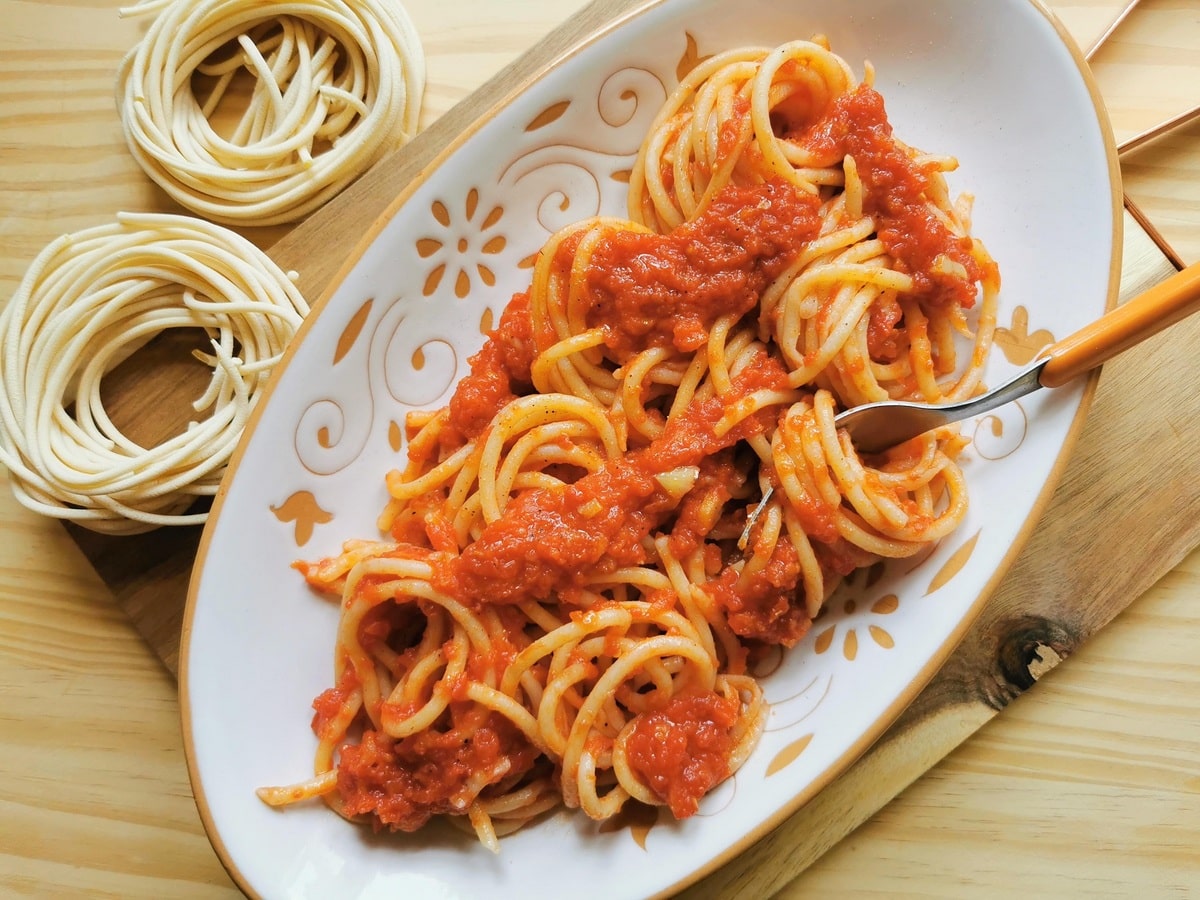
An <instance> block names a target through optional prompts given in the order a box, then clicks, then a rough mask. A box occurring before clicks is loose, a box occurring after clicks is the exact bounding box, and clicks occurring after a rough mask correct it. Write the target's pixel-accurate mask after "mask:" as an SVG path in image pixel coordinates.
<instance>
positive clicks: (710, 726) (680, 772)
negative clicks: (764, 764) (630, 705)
mask: <svg viewBox="0 0 1200 900" xmlns="http://www.w3.org/2000/svg"><path fill="white" fill-rule="evenodd" d="M738 707H739V704H738V701H737V700H736V699H734V698H728V697H722V696H720V695H718V694H714V693H711V692H710V693H696V694H681V695H677V696H675V697H672V698H671V699H670V700H668V701H667V703H666V704H665V705H664V706H663V708H662V709H659V710H656V711H654V712H651V713H645V714H643V715H642V716H639V717H638V719H637V720H636V722H635V724H634V726H633V731H632V734H631V735H630V736H629V738H628V740H627V742H626V745H625V749H626V753H627V756H628V759H629V765H630V768H632V769H633V770H634V771H635V772H637V773H638V774H639V775H641V776H642V778H643V779H645V781H646V784H647V785H649V787H650V789H651V790H652V791H653V792H654V793H655V794H656V795H657V796H658V798H659V799H660V800H662V801H663V802H664V803H666V804H667V806H669V807H670V809H671V812H672V813H674V815H675V817H676V818H677V819H682V818H686V817H687V816H691V815H694V814H695V812H696V810H697V809H698V808H699V805H700V799H701V798H702V797H703V796H704V795H705V794H707V793H708V792H709V791H710V790H712V789H713V788H714V787H716V786H717V785H718V784H720V783H721V782H722V781H724V780H725V778H727V777H728V776H729V756H730V753H731V752H732V751H733V748H734V743H735V742H734V738H733V728H734V726H735V725H736V724H737V720H738V711H739V710H738Z"/></svg>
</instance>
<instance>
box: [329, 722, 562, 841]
mask: <svg viewBox="0 0 1200 900" xmlns="http://www.w3.org/2000/svg"><path fill="white" fill-rule="evenodd" d="M464 734H470V737H469V738H467V739H464V737H463V735H464ZM537 757H538V752H537V751H536V750H535V749H534V748H533V747H531V746H530V745H529V744H528V742H526V740H525V738H524V736H523V735H521V734H520V733H519V732H518V731H517V730H516V728H514V727H513V725H512V724H511V723H509V721H508V720H507V719H505V718H503V717H502V716H499V715H496V714H495V713H489V714H488V716H487V719H486V720H485V721H484V722H483V723H472V725H471V727H470V728H467V729H462V728H460V727H451V728H449V729H447V730H445V731H440V730H429V731H422V732H418V733H417V734H414V735H412V736H410V737H406V738H403V739H401V740H395V739H393V738H390V737H388V736H387V735H384V734H380V733H379V732H377V731H372V730H368V731H365V732H364V733H363V736H362V740H361V741H360V742H359V743H358V744H347V745H345V746H343V747H342V748H341V757H340V759H339V762H338V775H337V781H338V792H339V793H340V794H341V797H342V804H343V809H344V810H345V812H346V814H347V815H352V816H354V815H368V814H369V815H371V816H373V817H374V821H375V824H376V827H380V826H383V827H387V828H389V829H391V830H393V831H416V830H417V829H418V828H420V827H421V826H422V825H424V824H425V823H426V822H428V821H429V819H430V818H431V817H432V816H436V815H441V814H454V813H458V814H460V815H461V814H462V813H464V812H465V811H466V807H467V805H468V803H469V802H470V800H471V799H472V798H473V796H474V791H473V790H471V785H472V783H473V782H475V781H477V780H478V779H479V777H480V773H490V772H497V773H498V775H497V778H496V780H499V778H500V777H504V778H509V777H516V776H519V775H521V774H523V773H524V772H527V771H529V770H530V769H531V768H532V767H533V765H534V763H535V762H536V760H537Z"/></svg>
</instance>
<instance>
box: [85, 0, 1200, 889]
mask: <svg viewBox="0 0 1200 900" xmlns="http://www.w3.org/2000/svg"><path fill="white" fill-rule="evenodd" d="M639 5H641V4H640V2H631V0H598V2H595V3H593V4H592V5H591V6H589V7H587V8H586V9H585V10H583V11H582V12H581V13H580V14H579V15H577V16H575V17H574V18H573V19H572V20H571V21H570V22H569V23H567V24H566V25H564V26H563V27H561V28H560V29H558V30H557V31H555V32H554V33H553V34H551V35H550V36H548V37H547V38H546V39H545V40H544V41H543V42H542V43H540V44H539V45H538V46H537V47H535V48H534V49H533V50H532V51H530V53H528V54H527V55H526V56H524V57H522V58H521V59H519V60H518V61H517V62H516V63H514V64H513V65H512V66H510V67H508V68H507V69H505V70H504V71H503V72H501V73H500V74H499V75H497V76H496V77H495V78H494V79H493V80H491V81H490V82H488V84H486V85H485V86H484V87H483V88H481V89H480V90H479V91H478V92H476V93H475V94H473V95H472V96H471V97H469V98H468V99H467V100H465V101H464V102H463V103H461V104H459V105H458V106H457V107H455V108H454V109H453V110H451V111H450V112H448V113H447V114H446V115H444V116H443V117H442V118H440V119H439V120H438V121H437V122H436V123H434V125H432V126H431V127H430V128H429V129H428V130H427V131H426V132H424V133H423V134H422V135H420V136H419V137H418V138H417V139H416V140H415V141H414V142H413V143H412V144H410V145H409V146H408V147H407V148H405V149H404V150H403V151H401V152H400V153H397V154H395V155H393V156H392V157H390V158H389V159H387V160H385V161H384V162H382V163H381V164H379V165H378V166H377V167H376V168H375V169H373V170H372V171H371V172H369V173H367V175H365V176H364V177H363V178H362V179H360V180H359V181H358V182H357V183H356V184H355V185H353V186H351V187H350V188H349V189H347V191H345V192H344V193H343V194H342V195H341V196H340V197H338V198H337V199H335V200H334V201H332V202H331V203H329V204H328V205H327V206H326V207H325V208H324V209H322V210H321V211H320V212H318V213H317V214H315V215H314V216H312V217H311V218H310V219H309V220H308V221H307V222H305V223H303V224H302V225H300V226H298V227H296V228H295V229H294V230H292V231H291V232H290V233H288V234H287V235H285V236H284V237H283V238H282V239H281V240H280V241H279V243H278V244H276V245H275V246H274V247H273V248H272V249H271V255H272V256H273V257H274V258H275V260H276V261H277V262H278V263H279V264H280V265H281V266H283V267H284V268H285V269H295V270H296V271H297V272H298V273H299V275H300V282H299V284H300V287H301V289H302V290H303V291H304V293H305V294H306V296H308V297H309V298H310V299H314V298H317V297H319V296H321V295H322V294H323V293H324V292H325V290H326V289H327V287H328V286H329V284H330V282H331V280H332V279H333V277H334V276H335V275H336V274H337V272H338V270H339V269H340V267H341V265H342V263H343V260H345V259H346V258H348V256H349V255H350V251H351V249H352V248H353V246H354V245H355V244H356V242H357V241H358V239H359V237H360V236H361V235H362V234H363V233H364V231H365V230H366V229H367V227H368V226H369V225H370V223H371V222H372V221H374V220H375V218H376V217H377V216H378V215H379V214H380V213H381V212H382V211H383V210H384V209H385V208H386V206H387V205H388V204H389V203H390V202H391V199H392V198H393V197H394V196H395V195H396V194H397V193H398V192H399V191H400V190H401V189H402V188H403V187H404V186H405V185H406V184H407V183H408V182H409V181H410V180H411V179H412V178H413V177H414V176H415V175H416V174H417V173H419V172H420V171H421V170H422V168H424V167H425V166H427V165H429V164H430V162H431V161H432V160H433V159H434V158H435V157H436V156H437V155H438V153H439V152H440V151H441V150H442V149H443V148H444V147H445V146H446V145H447V143H448V142H449V141H450V140H452V139H453V138H454V136H455V135H457V134H458V133H459V132H460V131H461V130H462V129H463V128H464V127H465V126H466V125H467V124H468V123H470V122H471V121H473V120H474V119H475V118H476V117H477V116H478V115H479V114H481V113H482V112H484V111H486V110H487V109H489V108H490V107H491V106H492V105H494V104H495V103H496V102H498V101H499V100H501V99H502V98H503V97H504V96H506V95H507V94H508V93H509V92H510V91H512V90H513V89H514V88H516V87H518V86H519V85H520V84H522V83H523V82H524V81H525V80H527V79H528V78H529V77H531V75H533V74H534V73H536V72H538V71H540V70H541V69H542V68H543V67H544V66H545V65H546V64H547V63H548V62H550V61H552V60H553V59H554V58H556V57H557V56H558V55H560V54H561V53H562V52H564V51H565V50H566V49H568V48H569V47H571V46H572V45H574V44H575V43H577V42H578V41H579V40H580V39H581V38H582V37H584V36H586V35H587V34H589V33H591V32H592V31H594V30H595V29H597V28H598V27H600V26H601V25H603V24H604V23H606V22H608V21H610V20H611V19H613V18H614V17H616V16H619V15H621V14H623V13H624V12H626V11H628V10H630V9H633V8H636V7H637V6H639ZM1125 226H1126V239H1125V255H1124V260H1125V264H1124V269H1123V284H1122V296H1123V297H1128V296H1131V295H1132V294H1134V293H1136V292H1137V291H1139V290H1141V289H1143V288H1145V287H1146V286H1148V285H1149V284H1152V283H1154V282H1155V281H1157V280H1160V279H1161V278H1163V277H1165V276H1166V275H1168V274H1170V273H1171V272H1172V271H1173V268H1172V267H1171V265H1170V264H1169V262H1167V260H1166V259H1165V258H1164V257H1163V256H1162V254H1161V253H1160V252H1159V251H1158V250H1157V248H1156V247H1155V246H1154V244H1153V242H1152V241H1150V240H1149V238H1148V237H1147V236H1146V235H1145V233H1144V232H1143V231H1142V230H1141V229H1140V228H1139V227H1138V226H1137V224H1136V223H1135V222H1134V221H1133V220H1132V219H1131V218H1130V217H1129V216H1128V215H1127V216H1126V221H1125ZM1197 341H1200V319H1198V320H1195V321H1192V322H1185V323H1183V324H1181V325H1179V326H1176V327H1175V328H1174V329H1173V330H1171V331H1169V332H1167V333H1166V334H1163V335H1160V336H1159V337H1158V338H1155V339H1153V340H1151V341H1149V342H1147V343H1145V344H1143V345H1142V346H1140V347H1138V348H1135V349H1134V350H1132V351H1129V352H1128V353H1127V354H1125V355H1124V356H1122V357H1121V358H1119V359H1118V360H1116V361H1114V362H1113V363H1110V364H1109V365H1108V366H1106V368H1105V370H1104V372H1103V374H1102V376H1101V377H1100V379H1099V382H1098V385H1097V390H1096V393H1095V400H1094V404H1093V407H1092V411H1091V414H1090V416H1089V418H1088V421H1087V424H1086V425H1085V427H1084V430H1083V433H1082V435H1081V437H1080V439H1079V443H1078V445H1077V448H1076V450H1075V452H1074V455H1073V456H1072V461H1071V463H1070V464H1069V466H1068V467H1067V470H1066V472H1065V474H1064V477H1063V479H1062V482H1061V484H1060V486H1059V489H1058V491H1057V492H1056V494H1055V495H1054V498H1053V500H1052V502H1051V503H1050V505H1049V507H1048V509H1047V511H1046V513H1045V515H1044V517H1043V520H1042V522H1041V525H1040V527H1039V528H1038V530H1037V532H1036V533H1035V535H1034V536H1033V538H1032V539H1031V541H1030V543H1029V544H1028V545H1027V547H1026V548H1025V550H1024V552H1023V553H1022V554H1021V555H1020V557H1019V558H1018V560H1017V562H1016V564H1015V565H1014V567H1013V568H1012V569H1011V570H1010V572H1009V573H1008V575H1007V576H1006V577H1005V578H1004V580H1003V581H1002V582H1001V584H1000V585H999V587H998V589H997V590H996V593H995V594H994V596H993V598H992V600H991V602H990V603H989V605H988V607H987V608H986V610H985V612H984V613H983V615H982V616H981V617H980V619H979V620H978V621H977V622H976V624H975V626H974V628H973V629H972V630H971V631H970V633H969V634H968V636H967V637H966V639H965V640H964V642H963V644H962V645H961V646H960V647H959V649H958V651H957V652H956V653H955V654H954V656H953V657H952V658H951V660H950V661H949V662H948V663H947V665H946V666H945V667H944V668H943V669H942V671H941V672H940V673H939V674H938V675H937V676H936V678H935V679H934V680H933V682H931V684H930V685H929V686H928V687H927V689H926V690H925V691H924V692H923V693H922V694H921V695H920V697H919V698H918V699H917V700H916V702H915V703H914V704H913V705H912V706H911V707H910V708H909V709H908V710H907V712H906V713H905V714H904V715H903V717H902V718H901V719H900V720H899V721H898V722H897V723H896V724H895V725H894V726H893V728H892V729H891V730H890V731H889V732H888V733H887V735H886V736H885V737H884V738H883V739H881V740H880V741H879V742H878V743H877V744H876V745H875V747H874V748H873V749H872V750H871V751H869V752H868V753H867V754H866V755H865V756H864V757H863V758H862V759H861V760H860V761H859V762H858V763H857V764H856V765H855V766H854V767H853V768H851V769H850V770H849V771H848V772H847V773H846V774H845V775H844V776H843V777H842V778H841V779H839V780H838V781H837V782H835V783H834V784H833V785H832V786H830V787H829V788H827V789H826V790H825V791H824V792H823V793H822V794H821V795H820V796H819V797H818V798H817V799H816V800H814V801H813V802H812V803H810V804H809V805H808V806H807V807H806V808H805V809H803V810H801V811H800V812H799V813H797V814H796V815H794V816H793V817H792V818H791V819H789V820H788V821H787V822H785V823H784V824H783V825H782V826H781V827H780V828H779V829H777V830H776V832H775V833H773V834H772V835H771V836H769V837H768V838H767V839H765V840H763V841H762V842H760V843H759V844H758V845H757V846H756V847H755V848H753V849H752V850H751V851H749V852H747V853H745V854H743V855H742V856H741V857H740V858H738V859H737V860H735V861H734V862H732V863H730V864H729V865H728V866H726V867H725V868H723V869H721V870H719V871H718V872H716V873H715V874H714V875H712V876H711V877H709V878H708V879H706V880H705V881H704V882H702V883H701V884H700V885H698V886H696V887H695V888H693V889H692V891H691V892H690V893H691V894H692V895H694V896H704V897H718V896H720V897H726V896H733V895H737V896H764V895H766V894H768V893H770V892H772V891H774V890H776V889H778V888H779V887H780V886H782V885H783V884H785V883H786V882H787V881H788V880H790V879H791V878H793V877H794V876H795V875H796V874H797V873H799V872H800V871H801V870H802V869H803V868H804V867H805V866H807V865H808V864H809V863H811V862H812V861H813V860H815V859H816V858H817V857H819V856H820V854H821V853H822V852H824V851H825V850H826V849H827V848H828V847H830V846H832V845H833V844H834V843H836V842H837V841H838V840H839V839H841V838H842V837H843V836H845V835H846V834H847V833H849V832H850V831H851V830H852V829H853V828H854V827H856V826H857V825H858V824H859V823H861V822H862V821H864V820H865V819H866V818H868V817H869V816H870V815H871V814H873V813H874V812H875V811H876V810H878V809H879V808H880V807H881V806H883V805H884V804H886V803H887V802H888V801H889V800H890V799H891V798H892V797H894V796H895V795H896V794H897V793H898V792H899V791H900V790H902V789H903V788H904V787H905V786H906V785H908V784H909V783H911V782H912V781H913V780H914V779H915V778H917V777H919V776H920V775H921V774H922V773H923V772H925V771H927V770H928V769H929V768H930V767H931V766H932V765H934V764H935V763H936V762H937V761H938V760H940V759H941V758H942V757H943V756H945V755H946V754H947V753H948V752H949V751H950V750H952V749H953V748H954V747H955V746H957V745H958V744H959V743H961V742H962V741H963V740H965V739H966V738H967V737H968V736H969V735H970V734H972V733H973V732H974V731H976V730H977V729H978V728H979V727H980V726H981V725H982V724H983V723H985V722H986V721H987V720H988V719H990V718H991V717H992V716H994V715H996V714H997V713H998V712H999V711H1000V710H1002V709H1003V708H1004V707H1005V705H1006V704H1007V703H1008V702H1010V701H1011V700H1012V699H1014V698H1015V697H1017V696H1018V695H1020V693H1022V692H1023V691H1024V690H1026V689H1028V688H1029V687H1030V686H1031V685H1032V684H1034V683H1035V682H1036V681H1037V679H1038V678H1039V677H1040V676H1041V675H1042V674H1043V673H1044V672H1045V671H1048V670H1049V669H1051V668H1053V667H1054V666H1055V665H1056V664H1057V663H1058V662H1060V661H1061V660H1062V659H1065V658H1066V657H1067V656H1069V655H1070V654H1071V653H1072V652H1073V651H1074V649H1075V648H1077V647H1078V646H1079V645H1080V644H1081V643H1082V642H1083V641H1085V640H1086V639H1087V638H1088V637H1089V636H1090V635H1092V634H1094V633H1095V632H1096V631H1098V630H1099V629H1100V628H1102V627H1103V626H1104V625H1106V624H1107V623H1108V622H1109V621H1110V620H1111V619H1112V618H1113V617H1114V616H1115V615H1116V614H1117V613H1118V612H1120V611H1121V610H1122V609H1124V608H1125V607H1126V606H1127V605H1128V604H1129V603H1130V602H1131V601H1132V600H1133V599H1135V598H1136V597H1137V596H1139V595H1140V594H1141V593H1142V592H1143V591H1144V590H1145V589H1146V588H1147V587H1149V586H1150V585H1151V584H1152V583H1153V582H1154V581H1155V580H1157V579H1158V578H1159V577H1160V576H1161V575H1162V574H1163V573H1165V572H1166V571H1168V570H1169V569H1171V568H1172V567H1173V566H1174V565H1175V564H1176V563H1177V562H1178V561H1179V560H1180V559H1181V558H1182V557H1183V556H1184V555H1185V554H1186V553H1187V552H1188V551H1189V550H1191V549H1192V548H1193V547H1195V546H1196V545H1197V544H1200V521H1197V520H1198V519H1200V517H1198V516H1196V511H1197V509H1198V508H1200V459H1198V458H1197V455H1196V454H1194V453H1189V452H1187V451H1188V450H1189V449H1190V448H1191V447H1192V446H1194V445H1195V444H1196V443H1197V442H1198V441H1200V400H1197V399H1196V397H1195V393H1194V392H1193V391H1192V390H1190V389H1189V386H1188V384H1187V382H1186V380H1185V379H1181V378H1180V377H1179V376H1178V374H1177V373H1178V372H1179V371H1180V368H1179V367H1180V365H1181V364H1187V363H1188V361H1189V360H1190V358H1191V355H1192V350H1191V348H1192V347H1194V346H1196V343H1197ZM177 349H178V348H176V347H173V346H171V345H170V344H168V343H167V342H166V339H164V340H163V341H159V342H157V343H156V344H154V345H152V346H151V347H150V348H148V349H147V350H146V351H145V353H144V354H143V356H141V357H140V358H139V361H138V363H137V365H138V367H139V368H142V367H144V366H145V364H146V362H147V356H149V357H151V358H153V357H154V356H156V355H157V357H158V358H159V359H161V360H162V361H164V362H165V361H166V360H170V359H176V358H178V357H179V354H178V353H177ZM142 370H143V371H144V368H143V369H142ZM131 371H132V370H131ZM153 371H154V373H155V378H154V380H153V382H152V383H150V384H147V383H146V380H145V379H144V378H136V379H135V378H132V377H131V378H130V379H129V381H128V384H127V385H122V384H121V377H122V374H123V373H120V372H118V373H115V374H114V376H113V378H112V379H111V383H110V384H109V385H108V389H109V392H110V393H111V394H112V397H113V401H112V411H113V415H114V418H117V419H118V421H121V422H123V423H125V424H126V425H127V427H128V430H129V431H130V433H131V434H133V435H134V436H135V437H139V438H140V439H142V440H143V441H157V440H160V439H161V438H162V437H164V436H166V435H167V434H170V433H173V432H174V431H175V430H177V429H178V428H179V427H181V425H182V423H181V422H179V421H174V420H171V419H170V417H169V414H168V410H170V409H171V408H174V407H180V406H183V407H186V404H180V403H167V402H163V401H164V400H165V399H169V398H172V397H175V398H179V397H185V398H187V399H190V398H191V397H192V396H194V395H195V393H197V392H198V390H197V389H196V386H197V385H201V384H202V379H203V378H204V377H205V376H204V373H203V371H201V370H199V369H198V368H197V369H184V370H181V371H175V370H171V369H169V368H168V367H166V366H165V365H164V366H159V367H154V369H153ZM135 382H136V386H135ZM71 534H72V536H73V537H74V538H75V540H76V541H77V542H78V543H79V545H80V546H81V548H82V549H83V551H84V552H85V553H86V554H87V556H88V557H89V559H90V560H91V561H92V562H93V564H94V565H95V567H96V569H97V571H98V572H99V573H100V575H101V577H102V578H103V579H104V580H105V582H106V583H107V584H108V585H109V586H110V588H111V589H112V590H113V593H114V595H115V596H116V598H117V600H118V602H119V603H120V605H121V606H122V608H123V609H125V611H126V612H127V613H128V614H129V616H130V617H131V619H132V620H133V621H134V623H135V624H136V625H137V627H138V628H139V630H140V631H141V632H142V634H143V635H144V636H145V637H146V639H147V640H148V641H149V643H150V644H151V646H152V647H154V649H155V650H156V651H157V653H158V654H159V655H160V656H161V658H162V659H163V661H164V663H165V664H166V665H167V666H168V668H170V669H171V670H172V671H174V670H175V666H176V664H177V660H178V651H179V635H180V624H181V621H182V614H183V605H184V600H185V597H186V589H187V580H188V578H189V576H190V571H191V563H192V560H193V558H194V553H195V548H196V545H197V542H198V540H199V530H198V529H164V530H160V531H158V532H153V533H151V534H148V535H143V536H139V537H133V538H130V537H124V538H108V537H104V536H99V535H95V534H92V533H90V532H86V531H83V530H80V529H75V528H72V529H71ZM1118 548H1119V551H1120V552H1117V550H1118Z"/></svg>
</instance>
